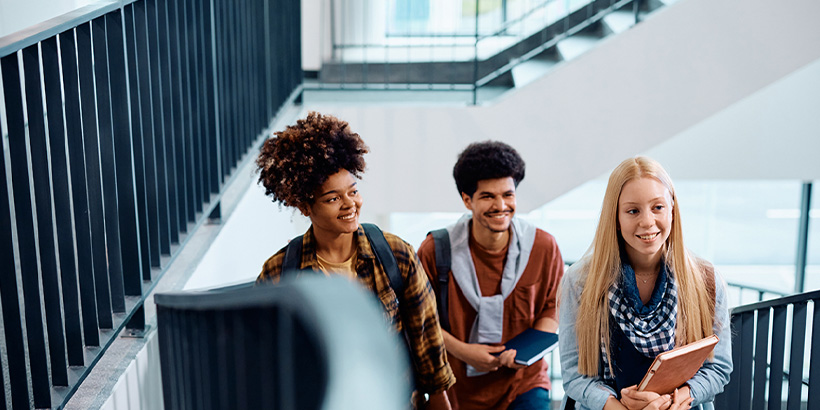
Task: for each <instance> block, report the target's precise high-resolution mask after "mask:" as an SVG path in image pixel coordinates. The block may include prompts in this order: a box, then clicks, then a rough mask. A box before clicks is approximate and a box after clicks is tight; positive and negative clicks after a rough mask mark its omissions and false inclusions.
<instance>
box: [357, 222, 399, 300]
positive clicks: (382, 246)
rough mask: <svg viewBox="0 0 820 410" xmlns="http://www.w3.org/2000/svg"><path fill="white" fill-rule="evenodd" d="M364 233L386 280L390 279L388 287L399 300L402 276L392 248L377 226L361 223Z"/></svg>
mask: <svg viewBox="0 0 820 410" xmlns="http://www.w3.org/2000/svg"><path fill="white" fill-rule="evenodd" d="M362 228H364V234H365V235H366V236H367V241H368V242H370V246H372V247H373V252H374V253H375V254H376V261H377V262H379V263H380V264H381V265H382V268H384V271H385V272H386V273H387V280H388V281H390V287H391V288H393V292H394V293H395V294H396V296H397V297H398V298H399V300H401V299H402V298H403V295H404V278H402V277H401V272H400V271H399V265H398V263H397V262H396V255H393V250H392V249H391V248H390V245H389V244H388V243H387V239H385V238H384V233H383V232H382V230H381V229H379V227H378V226H376V225H373V224H369V223H363V224H362Z"/></svg>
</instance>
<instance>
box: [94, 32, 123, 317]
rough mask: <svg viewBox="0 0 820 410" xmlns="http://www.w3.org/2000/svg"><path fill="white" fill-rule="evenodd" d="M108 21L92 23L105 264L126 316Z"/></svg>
mask: <svg viewBox="0 0 820 410" xmlns="http://www.w3.org/2000/svg"><path fill="white" fill-rule="evenodd" d="M105 25H106V24H105V17H104V16H101V17H97V18H96V19H94V20H91V41H92V42H93V53H94V78H95V84H94V85H95V87H94V90H96V98H97V121H98V123H97V124H98V127H99V128H98V138H99V139H98V141H97V143H98V144H99V146H98V149H99V155H100V157H99V161H100V163H99V166H100V170H99V172H100V174H101V177H102V202H103V213H102V216H103V217H104V218H105V245H106V252H105V255H104V257H105V261H106V262H107V263H108V283H109V286H110V287H111V289H110V291H111V309H112V311H113V312H115V313H125V297H124V289H123V279H122V251H121V249H120V224H119V209H118V204H117V195H118V193H117V175H116V169H117V164H116V157H115V154H114V130H113V126H114V124H113V120H112V112H111V110H112V107H111V84H110V80H109V67H108V66H109V64H108V47H109V43H108V41H107V38H106V37H107V36H106V33H105Z"/></svg>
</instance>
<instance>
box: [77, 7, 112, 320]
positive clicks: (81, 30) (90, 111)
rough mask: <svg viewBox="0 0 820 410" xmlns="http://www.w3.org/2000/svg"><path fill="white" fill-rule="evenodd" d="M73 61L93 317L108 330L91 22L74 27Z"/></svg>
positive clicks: (106, 276) (105, 264) (108, 303)
mask: <svg viewBox="0 0 820 410" xmlns="http://www.w3.org/2000/svg"><path fill="white" fill-rule="evenodd" d="M77 57H78V58H77V62H78V69H79V73H80V105H81V108H82V119H83V148H84V152H85V175H86V179H87V180H86V187H87V189H88V191H87V193H88V212H89V221H90V222H91V223H90V225H91V257H92V262H93V264H94V289H95V290H96V297H97V320H99V323H100V328H102V329H111V328H113V326H114V322H113V319H112V318H111V293H110V290H109V287H108V263H107V260H106V248H105V223H104V220H103V214H104V211H103V198H102V176H101V175H100V172H101V167H100V154H99V143H98V141H97V114H96V111H97V107H96V102H95V96H94V66H93V63H92V58H93V57H92V50H91V23H90V22H89V23H84V24H82V25H80V26H78V27H77Z"/></svg>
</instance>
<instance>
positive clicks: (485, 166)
mask: <svg viewBox="0 0 820 410" xmlns="http://www.w3.org/2000/svg"><path fill="white" fill-rule="evenodd" d="M525 167H526V166H525V164H524V160H523V159H521V156H520V155H518V151H516V150H515V149H514V148H513V147H511V146H509V145H507V144H505V143H503V142H500V141H483V142H474V143H472V144H470V145H468V146H467V148H465V149H464V151H461V154H459V155H458V161H456V165H455V166H454V167H453V178H455V180H456V188H458V192H459V194H461V193H464V194H467V196H470V197H472V196H473V194H475V191H476V189H477V187H478V181H482V180H485V179H495V178H506V177H512V179H513V181H514V182H515V186H516V187H518V183H519V182H521V180H523V179H524V169H525Z"/></svg>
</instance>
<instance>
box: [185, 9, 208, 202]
mask: <svg viewBox="0 0 820 410" xmlns="http://www.w3.org/2000/svg"><path fill="white" fill-rule="evenodd" d="M195 3H196V2H195V1H191V0H182V2H181V3H180V4H183V5H184V16H185V33H186V39H187V48H188V76H189V77H188V78H189V80H188V84H189V90H188V92H189V93H190V109H191V125H192V128H191V131H190V132H191V134H190V135H189V141H191V144H190V145H189V146H188V156H189V158H190V159H191V161H190V164H191V165H190V166H191V175H192V176H193V185H194V206H195V209H196V212H197V213H200V212H202V204H203V203H204V202H205V201H204V200H203V198H204V197H205V196H204V193H203V190H202V172H201V170H202V164H201V157H200V155H199V152H200V150H201V148H202V147H201V145H202V122H201V120H200V105H201V104H202V100H201V98H200V95H199V60H198V53H199V49H198V47H197V37H196V21H194V18H193V17H194V11H193V9H194V7H195Z"/></svg>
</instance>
